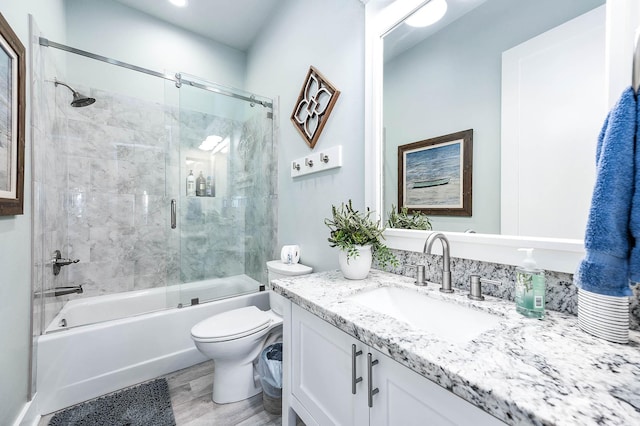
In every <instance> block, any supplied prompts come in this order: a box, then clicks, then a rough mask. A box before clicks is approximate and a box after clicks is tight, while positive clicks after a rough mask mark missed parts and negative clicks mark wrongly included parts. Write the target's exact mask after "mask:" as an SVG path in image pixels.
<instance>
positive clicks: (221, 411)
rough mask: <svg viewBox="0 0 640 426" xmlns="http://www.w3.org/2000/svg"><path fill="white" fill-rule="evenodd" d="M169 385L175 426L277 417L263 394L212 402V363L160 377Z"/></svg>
mask: <svg viewBox="0 0 640 426" xmlns="http://www.w3.org/2000/svg"><path fill="white" fill-rule="evenodd" d="M162 377H165V378H166V379H167V383H168V384H169V394H170V396H171V405H172V406H173V415H174V416H175V419H176V425H177V426H210V425H215V426H218V425H220V426H271V425H273V426H275V425H280V424H281V417H280V416H279V415H275V414H271V413H269V412H267V411H265V410H264V407H263V405H262V394H261V393H260V394H258V395H256V396H254V397H253V398H250V399H247V400H244V401H240V402H235V403H232V404H216V403H215V402H213V401H212V400H211V386H212V383H213V361H207V362H203V363H202V364H197V365H194V366H193V367H189V368H185V369H184V370H179V371H176V372H174V373H171V374H168V375H166V376H162ZM53 414H55V413H52V414H49V415H46V416H43V417H42V418H41V419H40V422H39V423H38V426H47V425H48V424H49V420H50V419H51V417H53Z"/></svg>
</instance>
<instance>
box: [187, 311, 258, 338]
mask: <svg viewBox="0 0 640 426" xmlns="http://www.w3.org/2000/svg"><path fill="white" fill-rule="evenodd" d="M269 323H270V320H269V315H267V313H266V312H264V311H261V310H260V309H258V308H257V307H255V306H247V307H246V308H239V309H233V310H231V311H227V312H223V313H221V314H217V315H214V316H212V317H209V318H207V319H206V320H203V321H200V322H199V323H197V324H196V325H194V326H193V328H192V329H191V335H192V336H193V337H196V338H199V339H206V340H211V339H214V340H230V339H232V338H238V337H242V336H247V335H250V334H253V333H256V332H258V331H260V330H262V329H265V328H267V327H268V326H269Z"/></svg>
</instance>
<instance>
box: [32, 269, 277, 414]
mask: <svg viewBox="0 0 640 426" xmlns="http://www.w3.org/2000/svg"><path fill="white" fill-rule="evenodd" d="M247 278H248V277H247ZM249 279H250V278H249ZM230 281H234V280H230ZM251 281H253V280H251ZM216 282H217V287H219V289H218V290H220V293H221V294H220V297H227V298H225V299H221V300H216V301H212V302H207V303H201V304H197V305H192V306H187V307H184V308H178V307H175V308H169V309H167V308H166V307H165V306H167V302H168V301H169V302H171V305H173V302H177V301H178V294H177V293H176V294H172V293H171V291H169V290H167V289H165V288H161V289H153V290H144V291H136V292H128V293H122V294H121V295H109V296H101V297H90V298H86V299H79V300H74V301H71V302H68V303H67V304H66V305H65V306H64V307H63V309H62V311H61V312H60V315H58V316H57V317H56V319H54V321H53V322H52V325H51V326H50V328H48V329H47V333H46V334H43V335H42V336H40V337H39V338H38V342H37V346H36V347H35V348H34V349H35V350H36V354H35V356H36V357H37V373H36V377H37V384H36V386H37V387H36V389H37V393H36V396H35V399H34V402H35V403H36V404H37V410H38V411H39V413H40V414H48V413H50V412H52V411H56V410H59V409H61V408H64V407H67V406H70V405H73V404H77V403H79V402H82V401H86V400H88V399H91V398H95V397H97V396H100V395H103V394H105V393H108V392H112V391H115V390H118V389H121V388H124V387H127V386H131V385H134V384H136V383H139V382H142V381H145V380H149V379H152V378H155V377H158V376H161V375H164V374H168V373H171V372H173V371H177V370H180V369H182V368H186V367H190V366H192V365H195V364H198V363H200V362H204V361H207V358H206V357H204V356H203V355H202V354H201V353H200V352H199V351H198V350H197V349H196V347H195V345H194V344H193V341H192V339H191V334H190V330H191V327H193V325H195V324H196V323H197V322H199V321H201V320H203V319H205V318H207V317H210V316H212V315H215V314H218V313H221V312H225V311H228V310H231V309H237V308H241V307H245V306H251V305H253V306H257V307H258V308H260V309H262V310H267V309H269V296H268V293H267V292H265V291H262V292H255V290H256V289H257V287H256V285H257V282H256V281H253V287H252V291H254V293H251V294H244V295H240V296H237V297H228V296H229V294H226V293H225V292H227V290H228V287H227V286H226V285H221V284H220V282H219V281H218V280H216ZM212 287H216V286H211V282H209V283H207V282H201V283H195V284H194V285H193V288H191V286H187V289H186V291H187V292H192V291H193V294H190V293H185V291H183V292H182V293H180V296H181V298H182V300H190V299H191V297H190V296H192V295H193V296H194V297H199V298H200V300H202V299H203V298H204V297H203V295H204V294H205V293H204V292H211V291H213V290H211V288H212ZM183 290H184V289H183ZM168 291H169V292H168ZM129 293H135V294H129ZM185 296H186V297H187V298H186V299H185ZM208 296H209V297H207V298H211V296H212V295H211V294H209V295H208ZM67 305H69V306H67ZM173 306H177V303H175V305H173ZM136 307H138V308H142V309H137V310H136V309H135V308H136ZM154 308H157V309H154ZM149 311H152V312H149ZM141 312H146V313H141ZM63 318H64V319H65V322H66V324H67V326H66V327H64V328H67V330H64V331H61V328H63V327H60V326H59V323H60V320H61V319H63Z"/></svg>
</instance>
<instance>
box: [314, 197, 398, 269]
mask: <svg viewBox="0 0 640 426" xmlns="http://www.w3.org/2000/svg"><path fill="white" fill-rule="evenodd" d="M331 212H332V217H331V218H327V219H325V220H324V223H325V225H327V226H328V227H329V230H330V231H331V235H330V236H329V238H328V241H329V244H330V245H331V247H338V248H339V249H340V253H339V255H338V260H339V263H340V269H341V270H342V274H343V275H344V277H345V278H347V279H355V280H358V279H364V278H366V277H367V275H368V274H369V270H370V269H371V261H372V259H376V260H377V262H378V264H379V265H380V267H384V266H386V265H387V264H391V265H393V266H396V265H397V264H398V260H397V259H396V257H395V256H394V255H393V253H391V250H389V248H388V247H387V246H386V245H384V244H383V243H382V240H383V239H384V236H383V235H382V233H383V231H384V227H380V221H377V220H375V219H373V218H372V214H373V211H371V210H370V209H369V208H367V209H366V211H365V212H359V211H357V210H354V208H353V205H352V203H351V200H349V202H348V203H347V204H344V203H342V204H340V206H339V207H336V206H334V205H332V206H331Z"/></svg>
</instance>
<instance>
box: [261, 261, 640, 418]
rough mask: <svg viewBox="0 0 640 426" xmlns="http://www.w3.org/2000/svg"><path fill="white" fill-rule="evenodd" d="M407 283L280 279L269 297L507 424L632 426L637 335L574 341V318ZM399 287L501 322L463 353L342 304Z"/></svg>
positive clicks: (637, 391) (638, 383)
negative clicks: (532, 315) (530, 314)
mask: <svg viewBox="0 0 640 426" xmlns="http://www.w3.org/2000/svg"><path fill="white" fill-rule="evenodd" d="M413 281H414V280H413V279H412V278H408V277H403V276H399V275H395V274H390V273H387V272H383V271H379V270H372V271H371V272H370V274H369V277H368V278H367V279H365V280H358V281H351V280H346V279H344V278H343V277H342V274H341V273H340V272H339V271H331V272H322V273H317V274H311V275H307V276H303V277H295V278H287V279H279V280H275V281H273V282H272V284H271V287H272V289H273V290H274V291H275V292H276V293H278V294H281V295H283V296H284V297H286V298H288V299H290V300H291V301H292V302H293V303H295V304H297V305H299V306H301V307H302V308H304V309H306V310H308V311H310V312H311V313H313V314H315V315H317V316H318V317H320V318H322V319H324V320H325V321H327V322H329V323H330V324H332V325H334V326H336V327H338V328H339V329H341V330H342V331H344V332H346V333H348V334H350V335H351V336H353V337H355V338H357V339H359V340H361V341H362V342H364V343H365V344H368V345H371V346H372V347H374V348H376V349H378V350H379V351H381V352H382V353H384V354H386V355H388V356H389V357H391V358H392V359H394V360H396V361H398V362H400V363H401V364H403V365H405V366H407V367H409V368H410V369H412V370H414V371H415V372H417V373H419V374H421V375H423V376H424V377H426V378H428V379H430V380H432V381H434V382H436V383H438V384H439V385H441V386H443V387H444V388H446V389H448V390H450V391H451V392H453V393H454V394H456V395H458V396H460V397H462V398H464V399H466V400H467V401H469V402H471V403H473V404H474V405H476V406H478V407H480V408H482V409H483V410H485V411H487V412H489V413H491V414H492V415H494V416H496V417H497V418H499V419H501V420H503V421H504V422H506V423H508V424H535V425H551V424H557V425H590V424H598V425H640V333H639V332H636V331H632V332H631V336H630V343H629V344H628V345H619V344H615V343H609V342H606V341H604V340H601V339H598V338H595V337H592V336H590V335H589V334H586V333H584V332H582V331H581V330H580V329H579V328H578V324H577V317H575V316H571V315H567V314H562V313H557V312H553V311H547V315H546V317H545V319H544V320H536V319H529V318H525V317H523V316H521V315H519V314H518V313H517V312H515V308H514V304H513V302H509V301H505V300H503V299H497V298H492V297H486V300H484V301H480V302H475V301H472V300H470V299H468V298H467V297H466V294H465V293H463V292H461V291H456V292H455V293H453V294H443V293H440V292H439V291H438V288H439V286H438V285H435V284H429V285H428V286H425V287H417V286H415V285H414V284H413ZM385 286H393V287H404V288H407V289H410V290H411V291H416V292H420V293H424V294H427V295H429V296H430V297H434V298H437V299H441V300H447V301H450V302H452V303H456V304H461V305H465V306H469V307H471V308H472V309H480V310H483V311H486V312H489V313H492V314H495V315H498V316H500V317H501V318H502V319H504V321H503V322H501V324H500V325H499V326H498V327H496V328H494V329H491V330H489V331H487V332H484V333H482V334H481V335H479V336H478V337H477V338H475V339H473V340H471V341H470V342H468V343H463V344H454V343H449V342H447V341H444V340H440V339H438V338H437V337H435V336H434V335H432V334H429V333H428V332H426V331H424V330H419V329H414V328H412V327H411V326H409V325H408V324H406V323H404V322H400V321H398V320H395V319H394V318H392V317H389V316H385V315H383V314H380V313H377V312H375V311H373V310H370V309H368V308H366V307H364V306H361V305H359V304H356V303H354V302H352V301H349V300H347V298H348V297H349V296H351V295H354V294H356V293H358V292H360V291H366V290H371V289H374V288H377V287H385Z"/></svg>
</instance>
